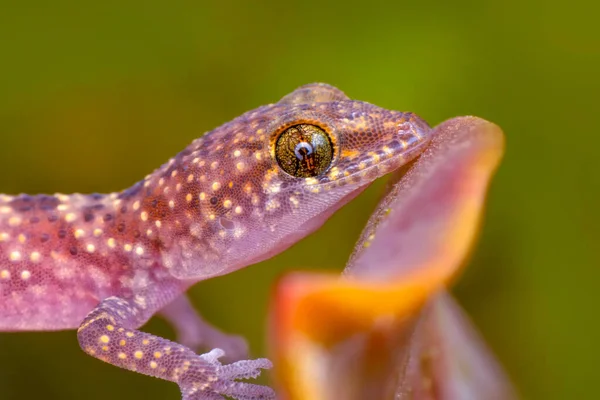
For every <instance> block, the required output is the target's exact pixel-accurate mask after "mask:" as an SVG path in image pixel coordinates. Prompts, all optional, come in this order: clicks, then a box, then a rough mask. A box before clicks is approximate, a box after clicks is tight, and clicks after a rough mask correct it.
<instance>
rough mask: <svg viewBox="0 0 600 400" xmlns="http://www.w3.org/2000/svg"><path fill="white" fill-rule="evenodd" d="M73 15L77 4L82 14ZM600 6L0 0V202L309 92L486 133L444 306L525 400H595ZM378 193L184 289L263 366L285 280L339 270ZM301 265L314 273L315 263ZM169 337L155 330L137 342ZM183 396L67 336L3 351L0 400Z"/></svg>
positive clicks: (138, 172) (156, 326)
mask: <svg viewBox="0 0 600 400" xmlns="http://www.w3.org/2000/svg"><path fill="white" fill-rule="evenodd" d="M84 3H85V4H84ZM599 11H600V10H599V6H597V5H596V3H594V2H591V1H590V2H588V3H577V2H576V1H572V2H569V3H568V4H567V5H565V4H564V3H562V2H552V1H550V2H542V1H539V2H538V1H535V2H528V3H524V2H520V1H516V0H509V1H496V2H493V1H482V2H473V1H458V2H447V1H443V0H439V1H423V2H419V3H418V4H409V3H404V2H395V3H393V4H392V3H389V4H387V3H383V2H379V1H376V0H369V1H362V2H349V1H346V2H339V3H328V2H325V1H322V0H321V1H303V2H286V3H280V2H270V3H269V2H252V3H250V2H240V1H228V2H225V1H222V2H218V1H215V2H197V1H196V2H193V1H171V2H169V3H168V4H167V3H166V2H164V3H163V2H157V1H103V2H81V1H80V2H76V1H72V2H67V1H61V0H55V1H52V2H46V1H20V2H17V1H7V0H3V1H2V3H1V7H0V52H1V53H0V54H1V55H0V138H1V140H0V170H2V171H4V173H2V175H1V177H0V192H5V193H17V192H33V193H36V192H50V193H53V192H55V191H60V192H67V193H68V192H73V191H80V192H92V191H100V192H108V191H115V190H120V189H122V188H124V187H126V186H129V185H131V184H132V183H134V182H135V181H136V180H139V179H141V178H142V177H143V176H144V175H145V174H146V173H148V172H149V171H151V170H152V169H154V168H155V167H157V166H158V165H160V164H161V163H162V162H164V161H165V160H167V159H168V158H169V157H170V156H171V155H173V154H175V153H176V152H177V151H179V150H181V149H183V147H184V146H186V145H187V144H188V143H189V142H190V141H191V140H192V139H193V138H195V137H197V136H198V135H200V134H201V133H202V132H204V131H206V130H208V129H211V128H213V127H215V126H217V125H219V124H221V123H223V122H225V121H228V120H230V119H231V118H233V117H235V116H237V115H238V114H240V113H242V112H244V111H247V110H249V109H252V108H255V107H256V106H259V105H261V104H265V103H269V102H274V101H276V100H278V99H279V98H280V97H281V96H283V95H284V94H286V93H288V92H290V91H291V90H293V89H294V88H295V87H297V86H299V85H302V84H305V83H309V82H313V81H323V82H328V83H331V84H333V85H336V86H338V87H339V88H341V89H342V90H344V91H345V92H346V93H347V94H348V95H350V96H351V97H352V98H356V99H361V100H366V101H369V102H372V103H376V104H378V105H380V106H383V107H387V108H393V109H398V110H410V111H414V112H416V113H418V114H420V115H421V116H423V117H424V118H425V119H427V120H428V121H429V122H430V123H432V124H437V123H439V122H441V121H442V120H444V119H447V118H450V117H453V116H458V115H466V114H473V115H477V116H480V117H483V118H486V119H489V120H491V121H493V122H496V123H497V124H499V125H500V126H501V127H502V128H503V129H504V131H505V132H506V136H507V144H508V147H507V154H506V157H505V159H504V162H503V164H502V165H501V168H500V170H499V172H498V175H497V177H496V179H495V180H494V184H493V186H492V189H491V193H490V198H489V205H488V210H487V217H486V221H485V226H484V229H483V235H482V238H481V241H480V243H479V245H478V246H477V249H476V252H475V255H474V258H473V260H472V262H471V263H470V266H469V268H468V270H467V272H466V273H465V276H464V277H463V279H462V280H461V281H460V283H459V284H458V286H457V287H456V290H455V293H456V295H457V297H458V298H459V300H460V301H461V303H462V304H463V305H464V307H465V309H466V310H467V311H468V312H469V314H470V315H471V316H472V317H473V319H474V320H475V322H476V324H477V326H478V327H479V328H480V330H481V331H482V333H483V334H484V336H485V338H486V340H487V341H488V343H489V344H490V346H491V347H492V348H493V349H494V351H495V353H496V354H497V356H498V358H499V359H500V360H501V362H502V363H503V364H504V365H505V367H506V369H507V370H508V372H509V374H510V376H511V377H512V378H513V380H514V382H515V384H516V385H517V387H518V388H519V390H520V392H521V393H522V394H523V396H524V397H525V398H531V399H584V398H586V399H592V398H600V385H598V384H597V383H598V380H599V379H600V374H599V373H598V358H597V356H598V355H599V351H598V348H597V347H598V346H597V343H598V338H600V321H599V319H598V315H599V312H598V306H599V305H600V301H599V300H600V296H599V293H600V287H599V285H600V268H599V266H600V246H599V245H598V243H599V241H600V233H599V232H600V230H599V229H598V226H599V225H600V212H599V210H598V208H599V207H598V206H599V201H598V199H599V195H600V177H599V172H600V168H599V167H598V149H599V147H600V131H599V129H598V124H597V117H598V106H599V105H600V79H599V77H598V74H599V72H600V31H599V29H598V24H599V22H598V15H600V13H599ZM381 185H382V182H379V183H378V184H376V185H375V186H373V187H372V188H370V189H369V190H368V191H367V192H366V193H365V194H364V195H363V196H361V197H360V198H358V199H357V200H356V201H354V202H353V203H352V204H351V205H349V206H347V207H346V208H345V209H344V210H342V211H340V212H339V213H338V214H337V215H336V216H334V217H333V218H332V219H331V220H330V221H329V222H328V223H327V224H326V226H324V228H323V229H321V230H320V231H319V232H318V233H317V234H315V235H313V236H311V237H310V238H308V239H306V240H304V241H302V242H301V243H299V244H298V245H296V246H295V247H293V248H292V249H291V250H289V251H287V252H285V253H284V254H282V255H280V256H278V257H275V258H274V259H272V260H270V261H267V262H264V263H262V264H260V265H257V266H254V267H252V268H248V269H246V270H242V271H240V272H238V273H236V274H233V275H231V276H227V277H223V278H218V279H215V280H212V281H209V282H205V283H202V284H199V285H197V286H196V287H194V288H193V289H192V291H191V294H192V296H193V299H194V302H195V303H196V304H197V305H198V307H199V308H200V309H201V310H202V312H203V313H204V314H205V315H206V316H207V317H208V318H209V319H210V320H211V321H213V322H215V323H216V324H217V325H219V326H221V327H222V328H224V329H225V330H228V331H231V332H238V333H243V334H245V335H246V336H247V337H248V338H249V339H250V342H251V345H252V350H253V353H254V354H255V355H260V354H263V353H264V351H265V343H264V339H263V338H264V335H265V316H266V310H267V302H268V297H269V291H270V287H271V285H272V283H273V281H274V279H275V278H276V277H277V276H278V275H280V274H281V273H282V272H283V271H287V270H293V269H300V268H311V269H317V268H319V269H324V268H328V269H332V270H336V271H340V270H341V269H342V268H343V265H344V263H345V261H346V259H347V257H348V255H349V254H350V251H351V249H352V246H353V243H354V242H355V240H356V239H357V237H358V234H359V232H360V230H361V227H362V225H363V224H364V222H365V221H366V220H367V218H368V215H369V213H370V211H371V210H372V209H373V207H374V206H375V204H376V201H377V197H378V196H379V194H380V193H381ZM307 255H308V256H307ZM146 329H148V330H150V331H152V332H157V333H160V334H162V335H166V336H169V337H172V335H173V333H172V331H171V330H170V328H169V327H168V326H167V325H166V324H165V323H164V322H163V321H161V320H158V319H154V320H152V321H151V322H150V324H149V326H148V327H147V328H146ZM30 398H32V399H33V398H36V399H48V400H49V399H107V398H111V399H177V398H178V389H177V386H176V385H174V384H170V383H167V382H164V381H158V380H154V379H151V378H147V377H144V376H141V375H137V374H133V373H130V372H125V371H123V370H119V369H117V368H114V367H112V366H109V365H107V364H103V363H101V362H99V361H97V360H94V359H92V358H90V357H87V356H86V355H84V354H83V353H82V352H81V351H80V350H79V348H78V346H77V341H76V338H75V335H74V333H73V332H59V333H19V334H2V335H0V399H2V400H7V399H10V400H13V399H30Z"/></svg>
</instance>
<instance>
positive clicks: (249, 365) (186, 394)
mask: <svg viewBox="0 0 600 400" xmlns="http://www.w3.org/2000/svg"><path fill="white" fill-rule="evenodd" d="M145 314H146V313H145V312H144V310H143V309H142V308H141V307H140V306H139V305H138V304H136V302H135V301H133V300H129V299H122V298H119V297H109V298H107V299H105V300H104V301H102V302H101V303H100V304H99V305H98V307H96V308H95V309H94V310H93V311H92V312H91V313H90V314H89V315H88V316H87V317H86V318H85V320H84V321H83V323H82V324H81V326H80V327H79V330H78V331H77V338H78V340H79V345H80V346H81V348H82V349H83V350H84V351H85V352H86V353H87V354H89V355H91V356H93V357H96V358H98V359H100V360H102V361H105V362H107V363H110V364H113V365H116V366H118V367H121V368H125V369H128V370H130V371H135V372H139V373H142V374H145V375H150V376H154V377H156V378H160V379H165V380H168V381H171V382H175V383H177V384H178V385H179V388H180V389H181V393H182V398H183V400H217V399H224V397H223V396H229V397H231V398H234V399H239V400H254V399H274V398H275V393H274V392H273V391H272V390H271V389H270V388H268V387H265V386H260V385H255V384H251V383H247V382H239V381H237V379H248V378H256V377H258V376H259V375H260V370H261V369H269V368H271V366H272V364H271V362H270V361H269V360H267V359H257V360H245V361H238V362H235V363H233V364H229V365H222V364H221V363H220V362H219V360H218V359H219V358H220V357H221V356H223V355H224V352H223V350H221V349H214V350H212V351H211V352H209V353H206V354H203V355H198V354H196V353H195V352H194V351H192V350H191V349H189V348H187V347H185V346H182V345H180V344H178V343H175V342H172V341H170V340H167V339H164V338H161V337H158V336H154V335H151V334H148V333H145V332H141V331H139V330H136V329H135V328H137V327H139V326H140V325H142V324H143V323H144V322H145V321H146V320H147V318H148V316H147V315H145Z"/></svg>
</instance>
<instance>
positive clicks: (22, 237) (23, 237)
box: [18, 233, 27, 243]
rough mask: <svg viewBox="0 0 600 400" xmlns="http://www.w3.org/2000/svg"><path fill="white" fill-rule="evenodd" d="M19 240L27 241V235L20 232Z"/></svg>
mask: <svg viewBox="0 0 600 400" xmlns="http://www.w3.org/2000/svg"><path fill="white" fill-rule="evenodd" d="M18 240H19V243H25V242H26V241H27V238H26V237H25V235H23V234H22V233H21V234H19V237H18Z"/></svg>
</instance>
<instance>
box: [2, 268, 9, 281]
mask: <svg viewBox="0 0 600 400" xmlns="http://www.w3.org/2000/svg"><path fill="white" fill-rule="evenodd" d="M0 279H4V280H8V279H10V271H9V270H7V269H3V270H2V271H0Z"/></svg>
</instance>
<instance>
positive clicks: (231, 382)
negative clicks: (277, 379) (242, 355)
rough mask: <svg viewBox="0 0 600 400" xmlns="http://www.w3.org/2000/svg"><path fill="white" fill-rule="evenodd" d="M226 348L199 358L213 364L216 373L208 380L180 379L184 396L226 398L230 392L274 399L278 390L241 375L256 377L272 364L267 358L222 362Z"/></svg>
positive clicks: (239, 398)
mask: <svg viewBox="0 0 600 400" xmlns="http://www.w3.org/2000/svg"><path fill="white" fill-rule="evenodd" d="M224 355H225V352H224V351H223V350H222V349H213V350H211V351H210V352H208V353H206V354H202V355H200V358H201V359H202V360H203V361H204V362H206V363H208V364H209V365H210V366H211V367H212V368H214V377H213V378H212V379H210V382H207V383H198V382H192V383H190V382H182V383H180V386H181V392H182V394H183V400H223V399H225V397H223V396H228V397H230V398H233V399H236V400H274V399H275V398H276V397H275V392H274V391H273V389H271V388H270V387H267V386H262V385H256V384H252V383H247V382H239V381H238V379H254V378H257V377H258V376H259V375H260V373H261V370H263V369H270V368H272V367H273V364H272V363H271V361H269V360H267V359H266V358H259V359H256V360H242V361H237V362H234V363H232V364H226V365H223V364H221V362H220V361H219V358H221V357H223V356H224Z"/></svg>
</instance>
